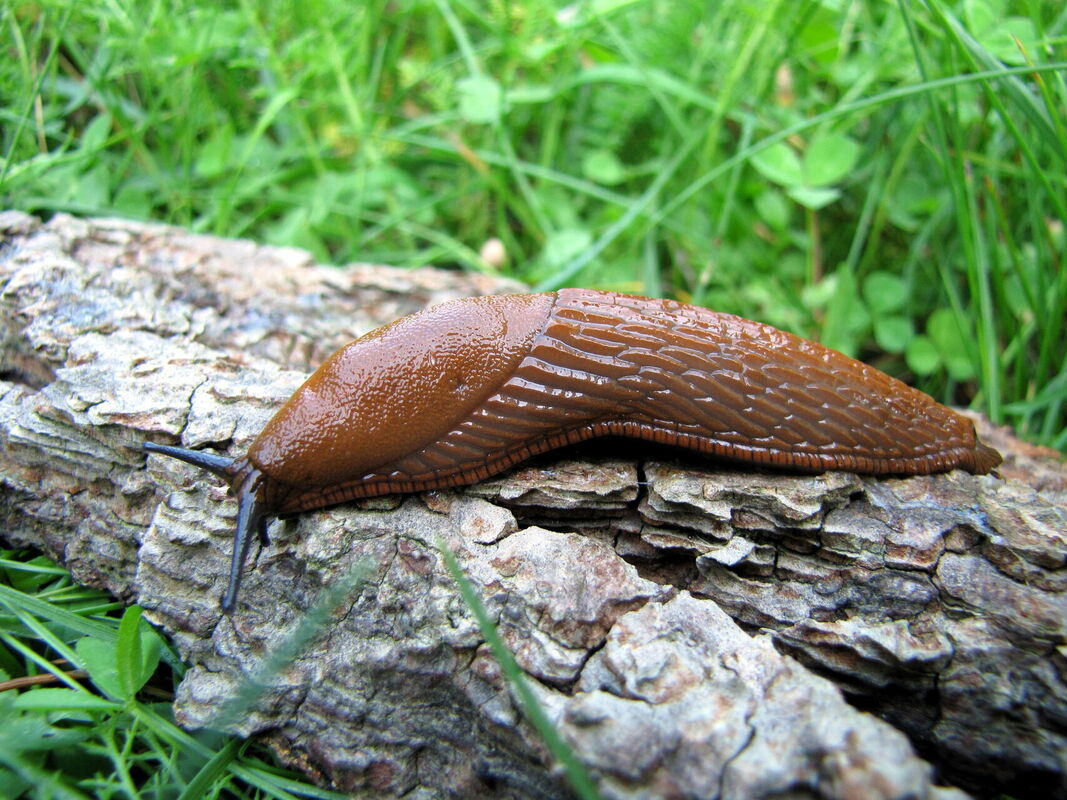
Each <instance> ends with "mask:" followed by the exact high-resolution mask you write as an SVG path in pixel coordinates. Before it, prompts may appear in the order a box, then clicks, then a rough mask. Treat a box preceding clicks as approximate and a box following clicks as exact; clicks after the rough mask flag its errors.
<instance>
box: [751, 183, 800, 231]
mask: <svg viewBox="0 0 1067 800" xmlns="http://www.w3.org/2000/svg"><path fill="white" fill-rule="evenodd" d="M791 208H792V207H791V206H790V205H789V203H787V202H786V201H785V195H783V194H782V193H781V192H780V191H778V190H777V189H767V190H766V191H763V192H760V194H759V195H758V196H757V197H756V213H758V214H759V215H760V219H762V220H763V221H764V222H766V223H767V226H768V227H770V228H773V229H774V230H776V231H784V230H785V229H786V228H788V227H789V217H790V213H789V212H790V209H791Z"/></svg>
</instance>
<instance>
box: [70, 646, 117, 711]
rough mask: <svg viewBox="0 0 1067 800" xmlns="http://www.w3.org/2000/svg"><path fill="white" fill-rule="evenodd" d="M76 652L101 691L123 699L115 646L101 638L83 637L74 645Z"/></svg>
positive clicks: (109, 695)
mask: <svg viewBox="0 0 1067 800" xmlns="http://www.w3.org/2000/svg"><path fill="white" fill-rule="evenodd" d="M74 652H76V653H77V654H78V657H79V658H80V659H81V660H82V664H84V665H85V669H86V670H88V672H89V679H90V680H91V681H92V682H93V683H94V684H95V685H96V688H98V689H99V690H100V691H102V692H103V693H104V694H106V695H107V696H108V697H112V698H114V699H115V700H122V699H123V691H122V683H121V682H120V681H119V675H118V669H117V667H116V665H115V646H114V645H112V644H109V643H108V642H105V641H102V640H100V639H93V638H90V637H88V636H85V637H82V638H81V639H79V640H78V641H77V643H76V644H75V645H74Z"/></svg>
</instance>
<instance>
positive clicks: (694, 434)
mask: <svg viewBox="0 0 1067 800" xmlns="http://www.w3.org/2000/svg"><path fill="white" fill-rule="evenodd" d="M609 435H613V436H626V437H632V438H637V439H645V440H648V441H653V442H658V443H662V444H667V445H675V446H681V447H684V448H687V449H690V450H694V451H696V452H699V453H703V454H707V455H709V456H715V457H720V458H725V459H730V460H734V461H744V462H750V463H754V464H760V465H766V466H773V467H783V468H790V469H797V470H803V471H821V470H849V471H854V472H863V473H871V474H891V473H897V474H922V473H931V472H941V471H945V470H949V469H953V468H957V467H958V468H962V469H965V470H968V471H969V472H975V473H986V472H989V471H990V470H991V469H993V468H994V467H995V466H996V465H997V464H999V463H1000V454H999V453H997V452H996V451H995V450H993V449H992V448H989V447H987V446H986V445H984V444H982V443H980V442H979V441H978V440H977V438H976V436H975V432H974V426H973V424H972V423H971V421H970V420H968V419H967V418H965V417H963V416H961V415H960V414H957V413H956V412H954V411H952V410H951V409H949V408H947V407H945V406H943V405H941V404H940V403H937V402H936V401H935V400H933V399H932V398H931V397H929V396H928V395H926V394H923V393H922V392H919V391H917V390H916V389H913V388H911V387H910V386H907V385H906V384H904V383H901V382H900V381H898V380H896V379H894V378H891V377H889V376H888V375H886V374H885V373H882V372H880V371H878V370H876V369H874V368H873V367H869V366H867V365H866V364H863V363H861V362H859V361H856V360H854V359H851V358H849V357H847V356H844V355H842V354H841V353H838V352H836V351H833V350H830V349H828V348H826V347H823V346H822V345H819V344H816V343H814V342H810V341H808V340H806V339H801V338H799V337H797V336H793V335H791V334H789V333H785V332H783V331H780V330H778V329H776V328H772V327H771V326H769V325H763V324H760V323H757V322H751V321H749V320H745V319H741V318H740V317H735V316H732V315H729V314H719V313H716V312H714V311H709V310H707V309H704V308H699V307H696V306H689V305H685V304H682V303H678V302H674V301H670V300H652V299H648V298H643V297H633V296H629V295H621V294H615V293H612V292H598V291H592V290H586V289H564V290H561V291H559V292H553V293H545V294H527V295H499V296H491V297H477V298H472V299H467V300H457V301H452V302H449V303H444V304H442V305H439V306H436V307H434V308H430V309H427V310H425V311H420V312H418V313H416V314H412V315H411V316H408V317H404V318H403V319H400V320H397V321H396V322H394V323H392V324H390V325H386V326H385V327H383V328H379V329H377V330H375V331H372V332H370V333H368V334H367V335H365V336H363V337H361V338H359V339H356V340H355V341H353V342H351V343H349V344H347V345H345V346H344V347H342V348H341V349H340V350H338V351H337V352H336V353H334V354H333V355H332V356H331V357H330V358H329V359H328V360H327V361H326V362H325V363H324V364H323V365H322V366H321V367H319V369H318V370H317V371H316V372H315V373H314V374H313V375H312V376H311V377H310V378H308V380H307V381H306V382H305V383H304V385H303V386H301V387H300V389H298V390H297V391H296V393H295V394H293V396H292V397H291V398H290V399H289V400H288V402H286V404H285V405H284V406H283V407H282V408H281V410H279V411H278V413H277V414H276V415H275V416H274V417H273V419H271V421H270V422H268V423H267V425H266V427H265V428H264V429H263V431H262V432H261V433H260V434H259V436H258V437H257V438H256V440H255V442H254V443H253V444H252V447H251V449H250V450H249V451H248V454H247V455H246V456H245V457H244V458H239V459H230V458H224V457H220V456H213V455H209V454H205V453H201V452H199V451H192V450H184V449H181V448H176V447H166V446H162V445H155V444H151V443H149V444H146V445H145V447H146V449H148V450H149V451H150V452H158V453H162V454H164V455H171V456H174V457H176V458H180V459H182V460H183V461H187V462H189V463H192V464H196V465H198V466H202V467H205V468H206V469H209V470H211V471H212V472H214V473H216V474H218V475H220V476H222V477H223V478H225V479H226V480H227V481H228V482H229V483H230V486H231V488H232V490H233V492H234V494H235V495H236V496H237V499H238V520H237V532H236V534H235V540H234V551H233V562H232V565H231V573H230V585H229V588H228V589H227V592H226V594H225V596H224V597H223V599H222V607H223V610H225V611H230V610H232V608H233V606H234V603H235V601H236V595H237V588H238V584H239V582H240V577H241V570H242V565H243V563H244V560H245V557H246V554H247V552H248V549H249V547H250V545H251V538H252V537H251V534H252V531H254V530H257V529H258V530H259V531H260V534H261V536H265V527H266V525H265V520H266V518H267V517H269V516H274V515H278V514H291V513H295V512H298V511H305V510H308V509H313V508H320V507H323V506H328V505H332V504H335V503H340V502H343V501H345V500H351V499H354V498H361V497H375V496H378V495H383V494H390V493H394V492H416V491H423V490H427V489H436V488H440V487H445V486H457V485H461V484H467V483H474V482H476V481H479V480H483V479H485V478H487V477H489V476H491V475H494V474H496V473H498V472H501V471H503V470H505V469H507V468H508V467H510V466H512V465H514V464H516V463H518V462H520V461H523V460H525V459H527V458H529V457H530V456H532V455H535V454H537V453H543V452H545V451H547V450H551V449H553V448H557V447H561V446H563V445H567V444H572V443H575V442H579V441H583V440H586V439H590V438H593V437H597V436H609Z"/></svg>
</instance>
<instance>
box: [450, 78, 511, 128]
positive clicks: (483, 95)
mask: <svg viewBox="0 0 1067 800" xmlns="http://www.w3.org/2000/svg"><path fill="white" fill-rule="evenodd" d="M456 91H457V93H458V94H459V115H460V116H461V117H462V118H463V119H465V120H467V122H475V123H489V122H496V121H497V120H498V119H500V114H501V107H502V105H503V101H504V92H503V91H502V90H501V88H500V84H499V83H497V82H496V81H494V80H493V79H492V78H490V77H489V76H488V75H469V76H467V77H466V78H461V79H460V80H458V81H456Z"/></svg>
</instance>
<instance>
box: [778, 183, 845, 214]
mask: <svg viewBox="0 0 1067 800" xmlns="http://www.w3.org/2000/svg"><path fill="white" fill-rule="evenodd" d="M786 193H787V194H788V195H789V196H790V197H792V198H793V199H794V200H796V201H797V202H798V203H800V204H801V205H802V206H804V207H805V208H810V209H811V210H812V211H818V210H819V209H820V208H822V207H824V206H828V205H830V203H832V202H834V201H835V200H836V199H837V198H839V197H840V196H841V192H839V191H838V190H837V189H826V188H821V187H818V186H794V187H792V188H790V189H787V190H786Z"/></svg>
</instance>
